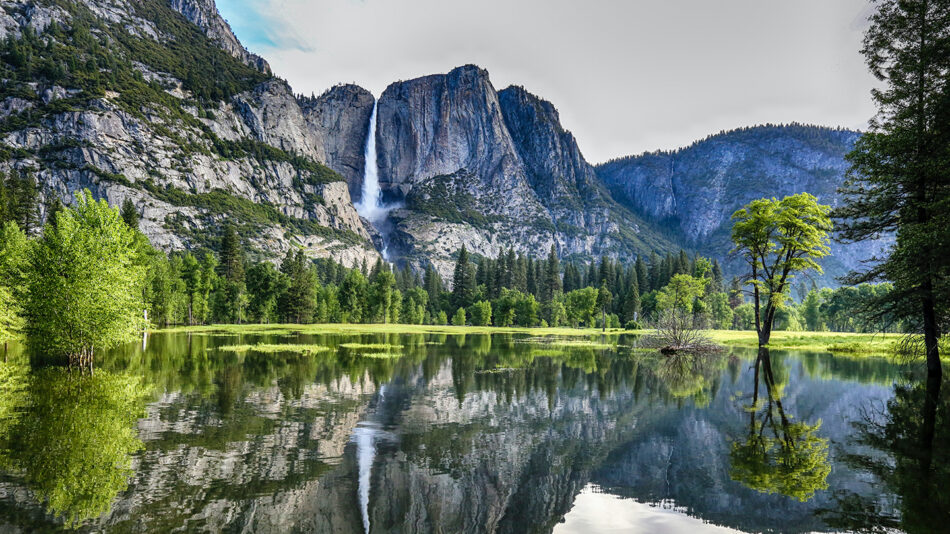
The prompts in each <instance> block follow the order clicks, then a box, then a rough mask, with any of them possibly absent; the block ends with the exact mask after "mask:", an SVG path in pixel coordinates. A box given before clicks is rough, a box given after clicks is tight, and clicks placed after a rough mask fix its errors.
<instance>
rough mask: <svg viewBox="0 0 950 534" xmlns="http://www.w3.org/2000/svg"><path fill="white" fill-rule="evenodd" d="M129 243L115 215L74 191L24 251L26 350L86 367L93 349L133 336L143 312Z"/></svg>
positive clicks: (141, 277) (139, 276)
mask: <svg viewBox="0 0 950 534" xmlns="http://www.w3.org/2000/svg"><path fill="white" fill-rule="evenodd" d="M135 242H136V235H135V232H134V231H133V230H132V229H131V228H129V227H128V226H127V225H126V224H125V223H124V222H123V221H122V219H121V217H120V216H119V212H118V211H117V210H115V209H113V208H110V207H109V205H108V204H107V203H106V202H105V201H104V200H100V201H96V200H94V199H93V198H92V194H91V193H89V192H88V191H84V192H81V193H77V195H76V204H75V205H74V206H73V207H71V208H70V209H67V210H65V211H63V212H61V213H60V214H59V217H58V219H57V221H56V225H48V226H46V228H44V230H43V235H42V237H41V238H40V239H39V241H38V242H37V243H36V245H35V246H34V247H33V248H32V251H31V254H30V267H29V275H28V280H27V293H26V300H25V303H24V314H25V316H26V318H27V324H26V329H25V330H26V336H27V343H28V344H29V346H30V347H31V348H32V349H33V350H35V351H37V352H38V353H40V354H45V355H48V356H52V357H60V356H67V357H69V359H70V361H71V362H73V363H80V362H84V361H90V362H91V357H92V350H93V348H99V349H108V348H110V347H113V346H115V345H117V344H119V343H122V342H126V341H130V340H132V339H134V337H135V335H136V334H137V333H138V332H140V331H141V328H142V326H143V310H144V309H145V305H144V302H142V291H143V286H144V283H145V270H144V268H143V267H142V266H141V265H138V264H137V263H136V249H135Z"/></svg>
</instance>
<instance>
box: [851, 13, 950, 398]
mask: <svg viewBox="0 0 950 534" xmlns="http://www.w3.org/2000/svg"><path fill="white" fill-rule="evenodd" d="M869 20H870V23H871V24H870V26H869V27H868V29H867V32H866V33H865V37H864V48H863V49H862V53H863V54H864V56H865V58H866V60H867V63H868V66H869V67H870V69H871V72H872V73H873V74H874V75H875V76H876V77H877V78H878V79H879V80H880V81H882V82H883V84H882V85H883V86H882V87H881V88H879V89H875V91H874V92H873V93H872V96H873V98H874V100H875V101H876V103H877V105H878V114H877V116H876V117H875V118H874V119H872V120H871V123H870V128H869V131H868V132H866V133H865V134H864V135H862V136H861V138H860V139H859V140H858V141H857V143H855V148H854V151H852V152H851V153H850V154H849V155H848V160H849V162H850V163H851V169H850V170H849V173H848V176H849V180H848V182H847V183H846V185H845V188H844V190H843V193H844V197H845V204H844V206H843V207H841V208H840V209H838V210H837V211H836V212H835V217H836V218H837V220H838V224H839V231H840V235H841V237H842V238H843V240H844V241H846V242H856V241H862V240H865V239H873V238H876V237H877V236H879V235H881V234H888V233H893V234H894V235H896V242H895V244H894V246H893V247H892V248H891V249H890V250H889V253H888V255H887V256H886V257H884V258H882V260H881V261H880V262H879V263H877V264H876V265H873V266H871V267H870V268H869V269H868V270H866V271H864V272H861V273H854V275H853V276H851V277H850V280H849V281H850V282H852V283H860V282H868V281H873V280H881V279H888V280H890V281H892V282H894V291H892V292H890V295H888V297H887V298H886V299H885V300H884V301H882V302H879V303H878V305H877V306H875V308H876V309H877V310H878V311H879V312H880V313H882V314H886V313H890V312H892V311H895V310H899V311H900V312H901V314H902V315H903V316H904V317H905V318H906V319H908V320H909V321H908V322H909V323H911V324H913V325H915V326H916V327H917V328H918V331H919V332H922V333H923V338H924V346H925V349H926V355H927V369H928V374H929V375H930V376H932V377H934V378H935V379H936V380H937V382H938V383H939V377H940V376H941V374H942V366H941V363H940V354H939V347H938V341H939V338H940V334H941V332H940V325H941V323H943V324H946V323H947V322H948V321H950V306H948V305H947V303H948V302H950V283H948V282H947V280H948V279H950V276H948V273H950V130H948V128H947V127H946V125H947V124H950V88H948V84H947V80H948V79H950V44H948V43H950V2H947V1H946V0H880V1H879V2H877V11H876V12H875V13H874V14H873V15H872V16H871V17H870V19H869ZM908 310H914V311H913V312H910V311H908Z"/></svg>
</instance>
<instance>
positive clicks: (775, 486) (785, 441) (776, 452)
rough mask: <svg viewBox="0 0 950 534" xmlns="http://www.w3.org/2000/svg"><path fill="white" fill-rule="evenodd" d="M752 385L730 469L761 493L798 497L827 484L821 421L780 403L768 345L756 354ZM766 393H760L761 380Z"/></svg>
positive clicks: (734, 476)
mask: <svg viewBox="0 0 950 534" xmlns="http://www.w3.org/2000/svg"><path fill="white" fill-rule="evenodd" d="M754 373H755V386H754V387H753V395H752V400H751V403H750V405H749V408H748V410H747V412H748V413H749V432H748V434H747V435H746V437H745V438H744V439H741V440H736V441H734V442H733V443H732V447H731V450H730V453H729V458H730V461H731V464H732V465H731V467H730V470H729V475H730V477H731V478H732V479H733V480H736V481H738V482H741V483H742V484H744V485H746V486H748V487H749V488H751V489H754V490H756V491H758V492H761V493H779V494H782V495H786V496H788V497H792V498H795V499H797V500H799V501H801V502H805V501H807V500H809V499H811V498H812V497H813V496H814V494H815V492H816V491H818V490H822V489H826V488H827V487H828V482H827V479H828V474H829V473H830V472H831V466H830V465H829V463H828V440H827V439H824V438H821V437H818V436H817V435H816V433H817V431H818V430H819V429H820V428H821V421H818V422H816V423H814V424H807V423H804V422H801V421H793V419H792V417H791V416H790V415H789V414H788V413H786V411H785V408H784V407H783V405H782V399H781V395H780V394H779V388H778V387H777V386H776V383H775V377H774V373H773V372H772V362H771V358H770V356H769V350H768V349H767V348H760V349H759V355H758V357H757V358H756V362H755V366H754ZM760 374H761V380H762V381H763V382H764V383H765V390H766V399H764V402H762V401H760V399H759V392H760V388H759V383H760Z"/></svg>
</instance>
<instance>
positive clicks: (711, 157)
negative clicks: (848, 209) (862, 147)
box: [597, 125, 887, 283]
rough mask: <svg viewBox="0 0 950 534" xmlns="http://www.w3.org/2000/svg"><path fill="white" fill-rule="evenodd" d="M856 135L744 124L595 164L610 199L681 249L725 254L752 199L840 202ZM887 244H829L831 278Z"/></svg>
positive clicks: (798, 126) (827, 269) (817, 129)
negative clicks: (733, 225) (671, 147)
mask: <svg viewBox="0 0 950 534" xmlns="http://www.w3.org/2000/svg"><path fill="white" fill-rule="evenodd" d="M859 136H860V134H859V133H858V132H854V131H850V130H841V129H831V128H822V127H818V126H802V125H789V126H759V127H754V128H745V129H741V130H734V131H731V132H726V133H721V134H719V135H715V136H711V137H709V138H707V139H705V140H703V141H699V142H696V143H694V144H693V145H691V146H689V147H687V148H683V149H681V150H677V151H674V152H657V153H650V154H643V155H640V156H631V157H626V158H620V159H617V160H613V161H610V162H608V163H605V164H603V165H600V166H598V167H597V175H598V176H599V177H600V179H601V180H602V181H603V182H604V184H606V185H607V187H608V188H609V189H610V191H611V193H612V194H613V196H614V198H615V199H617V200H618V201H619V202H621V203H623V204H624V205H626V206H628V207H629V208H630V209H632V210H633V211H635V212H636V213H638V214H640V215H642V216H643V217H645V218H647V219H649V220H651V221H652V222H653V224H657V225H661V226H664V227H666V228H669V229H671V230H672V231H673V232H674V234H675V236H676V239H677V240H678V241H679V242H681V243H682V245H683V246H684V247H687V248H693V249H697V250H700V251H702V252H703V253H706V254H711V255H713V256H718V257H722V256H723V255H725V253H726V252H727V251H728V250H729V228H730V217H731V216H732V214H733V213H734V212H735V211H736V210H737V209H739V208H740V207H741V206H743V205H744V204H747V203H748V202H750V201H752V200H755V199H758V198H763V197H765V198H768V197H776V198H782V197H783V196H787V195H793V194H797V193H801V192H808V193H811V194H813V195H815V196H816V197H818V200H819V201H820V202H822V203H825V204H829V205H831V206H835V205H837V204H838V202H839V197H838V194H837V188H838V187H839V186H840V185H842V184H843V183H844V179H845V176H844V175H845V172H846V170H847V168H848V163H847V162H846V161H845V159H844V156H845V154H847V153H848V152H849V151H850V150H851V148H852V147H853V146H854V142H855V141H856V140H857V139H858V137H859ZM886 243H887V241H886V240H881V241H877V242H868V243H860V244H856V245H847V246H845V245H839V244H832V254H833V256H832V257H831V258H828V259H827V260H826V261H825V268H826V271H828V272H829V273H830V274H829V277H830V276H834V275H840V274H843V273H844V272H846V271H847V270H848V269H851V268H856V267H858V265H859V263H860V261H861V260H862V259H866V258H868V257H870V256H871V255H872V254H874V253H875V252H876V251H878V250H880V249H881V248H882V247H883V246H886ZM827 281H828V282H829V283H833V280H830V279H828V280H827Z"/></svg>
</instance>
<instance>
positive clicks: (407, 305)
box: [402, 287, 429, 324]
mask: <svg viewBox="0 0 950 534" xmlns="http://www.w3.org/2000/svg"><path fill="white" fill-rule="evenodd" d="M428 303H429V294H428V293H426V291H425V289H423V288H421V287H413V288H409V289H407V290H406V293H405V295H404V296H403V299H402V320H403V322H405V323H407V324H422V323H423V321H424V320H425V316H426V307H427V305H428Z"/></svg>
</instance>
